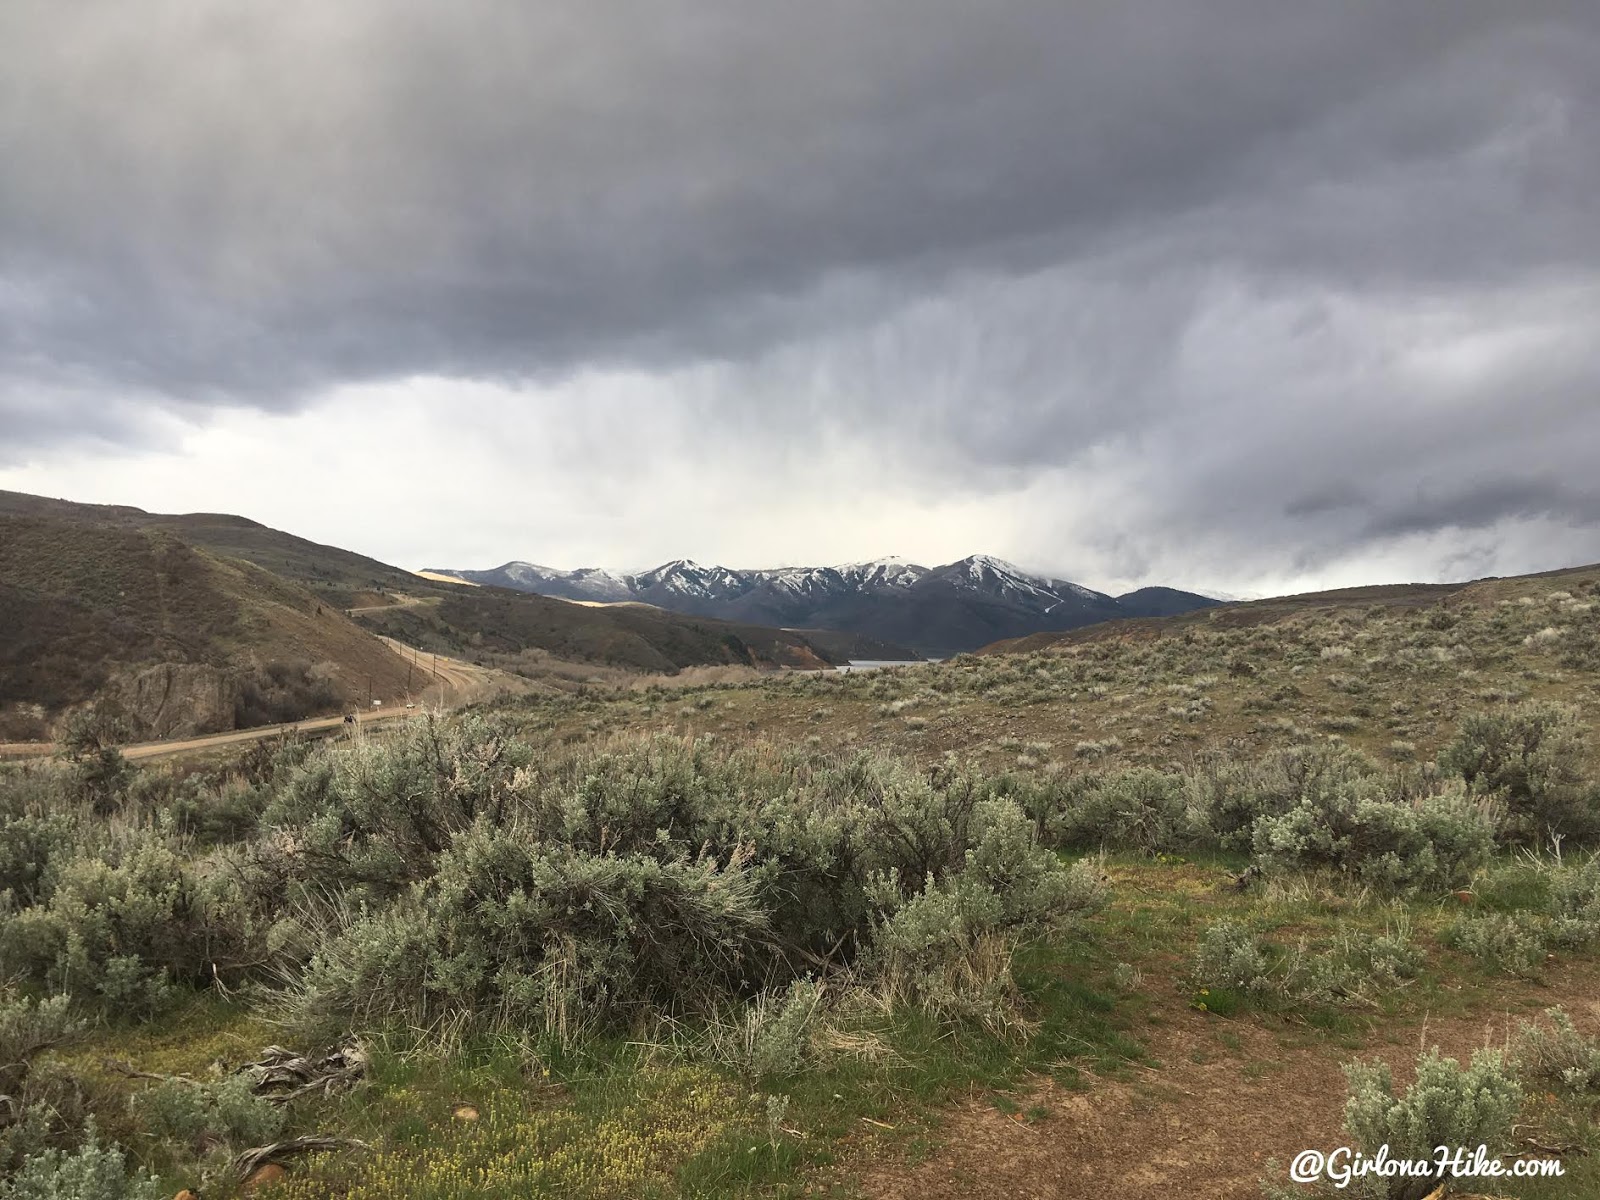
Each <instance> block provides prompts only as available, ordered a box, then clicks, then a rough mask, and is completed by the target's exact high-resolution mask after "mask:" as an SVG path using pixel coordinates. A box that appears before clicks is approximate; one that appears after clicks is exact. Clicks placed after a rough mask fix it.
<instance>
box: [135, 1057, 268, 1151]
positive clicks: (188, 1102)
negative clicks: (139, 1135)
mask: <svg viewBox="0 0 1600 1200" xmlns="http://www.w3.org/2000/svg"><path fill="white" fill-rule="evenodd" d="M129 1109H130V1111H131V1113H132V1115H133V1117H134V1119H135V1120H137V1121H138V1122H139V1125H140V1128H141V1130H142V1131H143V1132H146V1133H149V1134H152V1135H154V1136H156V1137H159V1138H165V1139H169V1140H171V1141H173V1142H176V1143H178V1144H180V1145H183V1146H185V1147H187V1148H188V1150H189V1151H190V1152H191V1153H195V1154H202V1153H205V1152H207V1151H208V1150H212V1149H216V1148H219V1147H221V1148H227V1147H232V1148H233V1149H235V1150H240V1149H244V1148H247V1147H250V1146H260V1145H264V1144H265V1143H267V1142H270V1141H273V1140H274V1139H275V1138H276V1137H277V1136H278V1134H279V1133H280V1132H282V1130H283V1126H284V1119H285V1114H284V1111H283V1109H282V1108H281V1107H279V1106H278V1105H276V1104H274V1103H272V1101H270V1100H267V1099H265V1098H263V1097H261V1096H258V1095H256V1093H255V1091H254V1090H253V1088H252V1084H251V1081H250V1080H249V1079H247V1078H246V1077H244V1076H242V1075H235V1076H232V1077H230V1078H228V1079H224V1080H221V1081H219V1082H217V1083H191V1082H189V1081H188V1080H185V1079H167V1080H162V1081H161V1082H159V1083H156V1084H154V1085H153V1086H151V1087H148V1088H145V1089H144V1090H143V1091H140V1092H135V1093H134V1094H133V1096H132V1098H131V1099H130V1101H129Z"/></svg>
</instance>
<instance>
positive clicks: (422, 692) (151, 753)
mask: <svg viewBox="0 0 1600 1200" xmlns="http://www.w3.org/2000/svg"><path fill="white" fill-rule="evenodd" d="M380 640H381V641H382V642H383V643H384V644H385V645H387V646H388V647H389V649H391V650H393V651H394V652H395V653H396V654H398V655H400V656H401V657H402V658H404V659H405V660H406V661H408V662H415V664H416V696H417V699H416V700H415V701H414V702H413V703H412V704H411V705H409V706H408V705H405V704H390V705H384V706H383V707H380V708H369V709H362V710H357V711H356V712H355V714H354V715H355V717H356V720H357V724H359V725H361V726H367V725H371V724H373V723H375V722H381V721H392V720H394V719H395V718H396V717H404V716H415V715H416V714H417V713H419V712H421V711H423V710H424V709H441V708H456V707H459V706H461V705H463V704H470V703H472V702H473V701H474V700H482V699H486V698H487V697H489V696H492V695H494V694H496V693H497V692H500V691H503V690H508V689H509V690H517V689H519V688H521V687H525V686H527V681H526V680H523V679H520V678H519V677H518V676H515V675H510V674H508V673H506V672H504V671H496V670H493V669H491V668H489V667H480V666H477V665H475V664H473V663H469V662H463V661H461V660H460V659H456V658H446V657H444V656H443V655H438V656H435V655H432V654H424V653H423V652H422V651H420V650H415V649H413V648H412V647H410V646H407V645H405V644H404V643H402V642H397V641H395V640H394V639H393V638H381V639H380ZM344 723H345V720H344V717H343V716H335V717H313V718H311V719H309V720H305V721H295V722H293V723H291V724H286V725H259V726H257V727H255V728H254V729H234V730H230V731H228V732H226V733H212V734H206V735H205V736H203V737H193V738H183V739H179V740H167V741H160V742H141V743H138V744H136V745H132V746H124V747H123V748H122V754H123V757H124V758H128V759H143V758H161V757H165V756H167V755H171V754H183V753H187V752H191V751H201V750H210V749H214V748H216V747H219V746H231V745H238V744H242V743H245V742H259V741H262V740H263V739H266V738H275V737H278V736H279V735H280V734H282V733H284V732H286V731H287V730H290V729H299V730H304V731H307V732H311V731H319V730H328V729H337V728H339V727H340V726H342V725H343V724H344ZM58 748H59V747H57V746H56V745H55V744H53V743H51V742H11V743H0V760H4V759H30V758H49V757H51V756H52V755H54V754H55V753H56V751H57V749H58Z"/></svg>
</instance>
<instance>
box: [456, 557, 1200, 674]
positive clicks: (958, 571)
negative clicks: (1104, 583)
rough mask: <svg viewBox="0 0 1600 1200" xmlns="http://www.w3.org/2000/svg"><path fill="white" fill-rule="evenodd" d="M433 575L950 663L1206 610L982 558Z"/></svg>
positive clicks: (1166, 593) (526, 566)
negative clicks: (995, 645)
mask: <svg viewBox="0 0 1600 1200" xmlns="http://www.w3.org/2000/svg"><path fill="white" fill-rule="evenodd" d="M440 573H441V574H446V575H454V576H456V577H457V578H459V579H465V580H468V581H470V582H472V583H479V584H487V585H489V586H495V587H506V588H513V589H515V590H518V591H526V592H538V593H540V594H541V595H546V596H556V597H559V598H561V599H566V600H589V601H604V602H618V601H636V602H641V603H645V604H654V605H656V606H657V607H659V608H665V609H670V610H672V611H675V612H684V613H690V614H693V615H696V616H704V617H717V618H720V619H724V620H738V621H748V622H751V623H754V624H759V625H777V626H782V627H784V628H789V629H836V630H842V631H844V632H847V633H858V634H864V635H866V636H869V637H873V638H879V639H882V640H884V641H888V642H898V643H901V644H903V645H908V646H913V647H915V648H916V649H917V650H919V651H921V652H922V653H924V654H952V653H957V652H959V651H962V650H972V649H976V648H977V647H979V646H983V645H987V644H988V643H990V642H993V641H997V640H999V639H1001V638H1009V637H1022V636H1025V635H1026V634H1030V633H1038V632H1041V631H1045V630H1060V629H1073V628H1076V627H1077V626H1080V625H1089V624H1093V623H1094V622H1096V621H1107V620H1112V619H1115V618H1117V617H1142V616H1155V615H1168V614H1170V613H1174V612H1184V611H1187V610H1189V609H1192V608H1202V607H1205V606H1207V605H1210V604H1214V603H1216V601H1214V600H1211V599H1209V598H1208V597H1205V596H1198V595H1195V594H1194V593H1192V592H1180V591H1176V590H1174V589H1172V588H1141V589H1140V590H1139V591H1137V592H1130V593H1128V594H1127V595H1125V596H1109V595H1106V594H1105V593H1103V592H1096V591H1094V590H1092V589H1090V588H1086V587H1083V586H1082V585H1080V584H1076V583H1072V582H1070V581H1068V580H1065V579H1051V578H1048V577H1046V576H1042V575H1035V574H1033V573H1031V572H1029V571H1025V570H1023V569H1022V568H1021V567H1018V566H1016V565H1014V564H1012V563H1008V562H1005V561H1004V560H1002V559H998V558H994V557H991V556H990V555H986V554H974V555H972V556H971V557H970V558H964V559H962V560H961V561H959V562H953V563H948V564H946V565H945V566H942V567H933V568H929V567H923V566H919V565H917V564H916V563H913V562H907V561H906V560H905V559H903V558H878V559H872V560H870V561H868V562H856V563H845V564H843V565H841V566H835V567H777V568H772V569H767V570H736V569H734V568H731V567H721V566H702V565H701V564H699V563H696V562H692V561H690V560H688V559H681V558H680V559H674V560H673V561H672V562H668V563H662V564H661V565H660V566H659V567H653V568H651V569H650V570H647V571H639V572H634V573H623V572H617V571H605V570H599V569H596V568H583V569H580V570H576V571H561V570H557V569H555V568H552V567H541V566H538V565H536V564H534V563H525V562H510V563H506V564H505V565H504V566H502V567H497V568H495V569H494V570H490V571H457V570H445V569H442V568H441V569H440Z"/></svg>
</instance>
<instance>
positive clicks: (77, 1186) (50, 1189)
mask: <svg viewBox="0 0 1600 1200" xmlns="http://www.w3.org/2000/svg"><path fill="white" fill-rule="evenodd" d="M165 1195H166V1192H165V1190H164V1189H163V1188H162V1187H161V1183H160V1181H159V1180H157V1179H156V1178H155V1177H153V1176H150V1175H139V1174H130V1173H129V1171H128V1166H127V1160H126V1159H125V1158H124V1156H123V1153H122V1149H121V1148H120V1147H118V1146H116V1145H101V1144H100V1141H99V1138H98V1136H97V1135H96V1133H95V1131H94V1129H93V1126H91V1127H90V1129H89V1132H88V1137H87V1138H86V1139H85V1141H84V1143H83V1144H82V1145H81V1146H79V1147H78V1148H77V1149H76V1150H72V1151H67V1150H57V1149H49V1150H42V1151H40V1152H39V1153H37V1154H33V1155H30V1156H29V1157H28V1158H27V1159H26V1160H24V1162H23V1163H22V1165H21V1166H20V1167H19V1168H18V1169H17V1171H16V1172H15V1174H13V1175H12V1177H11V1178H10V1179H9V1180H6V1181H4V1182H0V1200H162V1198H163V1197H165Z"/></svg>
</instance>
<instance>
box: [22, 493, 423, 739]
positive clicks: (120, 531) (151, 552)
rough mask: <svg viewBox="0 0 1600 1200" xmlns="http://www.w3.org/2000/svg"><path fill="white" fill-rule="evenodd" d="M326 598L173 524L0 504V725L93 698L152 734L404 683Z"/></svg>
mask: <svg viewBox="0 0 1600 1200" xmlns="http://www.w3.org/2000/svg"><path fill="white" fill-rule="evenodd" d="M405 676H406V672H405V667H404V665H403V664H402V663H401V661H400V659H399V658H398V656H396V655H395V654H394V653H392V652H391V651H390V650H389V649H388V648H387V647H385V646H384V645H383V644H382V643H381V642H379V641H377V640H376V639H375V638H373V637H372V636H371V635H370V634H368V633H366V632H365V631H364V630H362V629H361V628H359V627H358V626H357V625H356V624H355V623H354V622H353V621H351V620H349V619H348V618H347V617H345V616H344V614H343V613H342V612H340V611H339V610H338V609H336V608H334V607H332V606H330V605H328V604H326V603H325V602H323V601H320V600H318V599H317V597H316V596H314V595H313V594H311V593H310V592H308V591H306V590H305V589H302V588H299V587H296V586H295V585H293V584H290V583H287V582H286V581H284V580H282V579H279V578H277V577H276V576H273V575H272V574H270V573H269V572H267V571H264V570H262V569H260V568H258V567H254V566H251V565H250V564H248V563H244V562H230V561H225V560H221V559H218V558H215V557H213V556H211V555H210V554H207V553H206V552H204V551H201V550H197V549H195V548H194V547H192V546H189V545H187V544H185V543H184V542H183V541H181V540H179V539H178V538H176V537H173V536H172V535H171V534H169V533H167V532H165V531H162V530H156V529H141V528H138V527H131V526H127V525H95V524H89V523H85V522H81V521H73V520H60V519H56V518H53V517H48V516H25V517H18V516H0V728H3V731H4V732H5V733H7V734H8V736H10V737H12V738H17V739H23V738H28V737H35V736H43V735H44V734H45V733H46V732H47V731H48V729H49V727H50V726H51V725H52V724H53V723H54V722H56V720H57V719H58V718H59V717H60V716H61V715H62V714H63V713H65V712H66V711H68V710H70V709H72V708H74V707H77V706H81V705H83V704H85V703H87V702H89V701H99V702H101V703H102V704H103V705H104V706H106V707H107V708H108V709H109V710H114V711H116V712H118V713H120V714H121V717H122V719H123V721H124V723H125V725H126V728H125V732H126V733H127V734H128V735H129V736H137V737H150V736H155V737H165V736H169V735H175V734H184V733H202V732H212V731H216V730H222V729H232V728H236V727H242V726H245V725H253V724H264V723H268V722H273V721H285V720H295V719H298V718H300V717H302V716H307V715H311V714H312V713H318V712H332V711H337V710H338V709H339V708H341V707H343V706H345V705H347V704H349V703H352V702H356V701H364V700H365V698H366V695H367V693H368V691H369V689H370V690H371V691H372V692H373V693H374V694H375V695H377V696H384V697H391V698H392V697H397V696H399V695H400V693H401V691H402V690H403V688H404V686H405Z"/></svg>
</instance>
